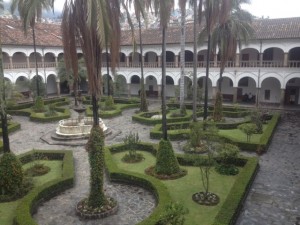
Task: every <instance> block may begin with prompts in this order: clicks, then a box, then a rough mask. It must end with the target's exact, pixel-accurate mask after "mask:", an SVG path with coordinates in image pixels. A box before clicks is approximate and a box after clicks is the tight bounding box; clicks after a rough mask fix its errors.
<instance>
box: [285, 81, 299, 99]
mask: <svg viewBox="0 0 300 225" xmlns="http://www.w3.org/2000/svg"><path fill="white" fill-rule="evenodd" d="M299 92H300V78H292V79H290V80H289V81H288V82H287V83H286V87H285V98H284V103H285V104H287V105H300V96H299Z"/></svg>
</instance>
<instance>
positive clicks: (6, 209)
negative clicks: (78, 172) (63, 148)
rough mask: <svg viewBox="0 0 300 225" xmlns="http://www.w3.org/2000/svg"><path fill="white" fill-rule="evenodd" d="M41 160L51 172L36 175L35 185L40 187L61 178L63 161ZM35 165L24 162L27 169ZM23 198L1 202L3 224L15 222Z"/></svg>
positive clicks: (0, 211)
mask: <svg viewBox="0 0 300 225" xmlns="http://www.w3.org/2000/svg"><path fill="white" fill-rule="evenodd" d="M39 162H41V163H43V164H44V165H46V166H48V167H50V169H51V170H50V171H49V173H47V174H45V175H43V176H38V177H34V178H33V181H34V187H35V188H36V187H39V186H41V185H43V184H44V183H46V182H49V181H52V180H55V179H57V178H60V177H61V175H62V161H61V160H39ZM32 165H33V163H32V162H30V163H27V164H24V165H23V169H24V170H26V169H27V168H29V167H31V166H32ZM21 201H22V199H19V200H17V201H13V202H5V203H0V215H1V216H0V224H1V225H11V224H13V219H14V217H15V215H16V212H15V211H16V208H17V206H18V205H19V203H20V202H21Z"/></svg>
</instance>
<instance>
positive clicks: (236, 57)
mask: <svg viewBox="0 0 300 225" xmlns="http://www.w3.org/2000/svg"><path fill="white" fill-rule="evenodd" d="M235 67H240V54H239V53H237V54H236V56H235Z"/></svg>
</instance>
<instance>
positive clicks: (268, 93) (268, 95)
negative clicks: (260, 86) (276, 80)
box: [265, 90, 271, 100]
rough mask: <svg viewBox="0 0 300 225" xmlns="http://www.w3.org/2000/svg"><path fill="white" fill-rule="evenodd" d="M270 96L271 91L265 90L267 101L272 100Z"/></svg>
mask: <svg viewBox="0 0 300 225" xmlns="http://www.w3.org/2000/svg"><path fill="white" fill-rule="evenodd" d="M270 96H271V91H270V90H265V100H270Z"/></svg>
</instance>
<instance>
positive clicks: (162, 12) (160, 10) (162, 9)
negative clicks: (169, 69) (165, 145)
mask: <svg viewBox="0 0 300 225" xmlns="http://www.w3.org/2000/svg"><path fill="white" fill-rule="evenodd" d="M173 7H174V0H164V1H160V0H154V9H155V14H156V15H159V18H160V27H161V29H162V64H161V68H162V74H161V76H162V85H161V95H162V101H161V105H162V106H161V108H162V130H163V139H164V140H167V139H168V134H167V115H166V114H167V112H166V90H165V88H166V30H167V28H168V23H169V21H170V16H171V10H172V8H173Z"/></svg>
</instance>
